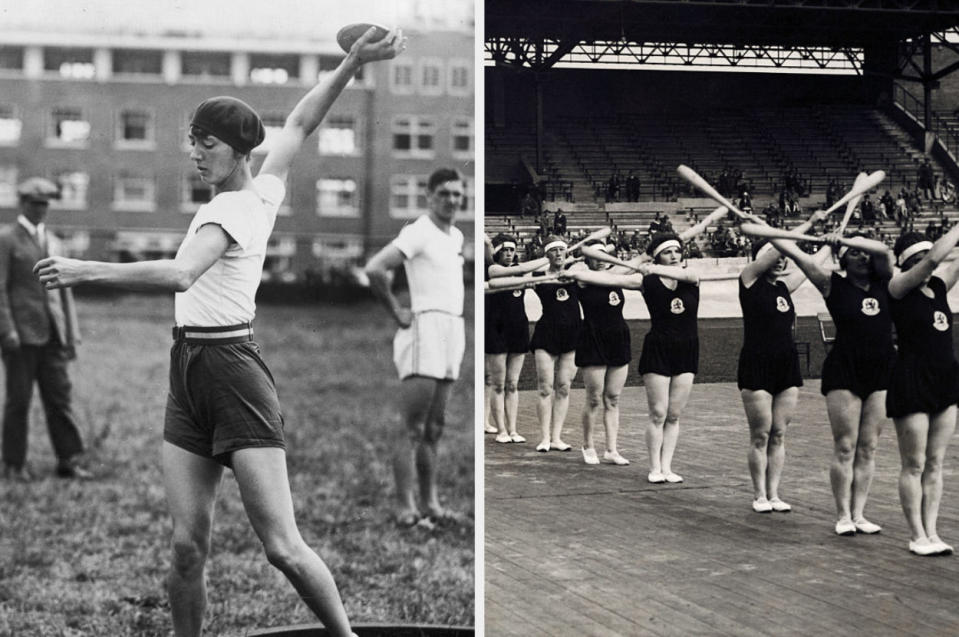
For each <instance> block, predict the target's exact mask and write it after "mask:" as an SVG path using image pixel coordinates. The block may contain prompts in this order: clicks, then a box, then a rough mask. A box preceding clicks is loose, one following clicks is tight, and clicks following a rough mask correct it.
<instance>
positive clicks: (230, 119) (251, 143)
mask: <svg viewBox="0 0 959 637" xmlns="http://www.w3.org/2000/svg"><path fill="white" fill-rule="evenodd" d="M190 126H196V127H197V128H199V129H200V130H203V131H205V132H207V133H209V134H210V135H213V136H214V137H216V138H217V139H220V140H223V141H224V142H226V143H227V144H229V145H230V146H232V147H233V148H234V149H236V150H237V151H238V152H241V153H243V154H244V155H246V154H247V153H249V152H250V151H251V150H253V149H254V148H256V147H257V146H259V145H260V144H261V143H263V138H264V137H265V136H266V131H265V130H264V128H263V122H262V121H261V120H260V116H259V115H257V114H256V111H255V110H253V108H252V107H251V106H250V105H249V104H247V103H246V102H244V101H243V100H238V99H236V98H235V97H228V96H220V97H211V98H210V99H208V100H203V101H202V102H201V103H200V105H199V106H197V107H196V111H195V112H194V113H193V118H192V120H191V121H190Z"/></svg>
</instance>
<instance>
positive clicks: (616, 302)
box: [609, 290, 623, 307]
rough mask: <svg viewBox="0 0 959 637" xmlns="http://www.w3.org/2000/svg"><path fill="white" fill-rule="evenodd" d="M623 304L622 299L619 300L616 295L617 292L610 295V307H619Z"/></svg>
mask: <svg viewBox="0 0 959 637" xmlns="http://www.w3.org/2000/svg"><path fill="white" fill-rule="evenodd" d="M622 302H623V300H622V299H621V298H619V295H618V294H616V291H615V290H613V291H612V292H610V293H609V304H610V305H612V306H613V307H616V306H617V305H619V304H620V303H622Z"/></svg>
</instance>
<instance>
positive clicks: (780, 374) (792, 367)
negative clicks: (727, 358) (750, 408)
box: [736, 347, 803, 396]
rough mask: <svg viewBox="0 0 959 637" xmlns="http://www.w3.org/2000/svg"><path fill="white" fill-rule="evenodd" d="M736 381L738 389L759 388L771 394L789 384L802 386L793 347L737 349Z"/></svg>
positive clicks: (797, 360) (797, 357) (778, 391)
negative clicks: (784, 348)
mask: <svg viewBox="0 0 959 637" xmlns="http://www.w3.org/2000/svg"><path fill="white" fill-rule="evenodd" d="M736 384H737V385H738V386H739V389H749V390H751V391H758V390H763V391H767V392H769V393H770V394H772V395H773V396H775V395H776V394H778V393H780V392H781V391H783V390H785V389H789V388H790V387H802V384H803V381H802V373H801V372H800V371H799V354H798V353H797V352H796V348H795V347H793V348H790V349H788V350H778V351H765V350H758V351H757V350H746V349H745V348H743V349H742V350H741V351H740V352H739V370H738V373H737V378H736Z"/></svg>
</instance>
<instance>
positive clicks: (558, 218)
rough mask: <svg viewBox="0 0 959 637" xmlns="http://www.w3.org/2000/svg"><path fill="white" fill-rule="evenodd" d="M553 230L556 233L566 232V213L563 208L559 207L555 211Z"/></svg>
mask: <svg viewBox="0 0 959 637" xmlns="http://www.w3.org/2000/svg"><path fill="white" fill-rule="evenodd" d="M553 232H555V233H556V234H566V215H564V214H563V210H562V209H561V208H557V209H556V212H554V213H553Z"/></svg>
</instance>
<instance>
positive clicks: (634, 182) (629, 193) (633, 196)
mask: <svg viewBox="0 0 959 637" xmlns="http://www.w3.org/2000/svg"><path fill="white" fill-rule="evenodd" d="M626 200H627V201H639V177H637V176H636V173H634V172H633V171H632V169H630V171H629V174H628V175H626Z"/></svg>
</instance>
